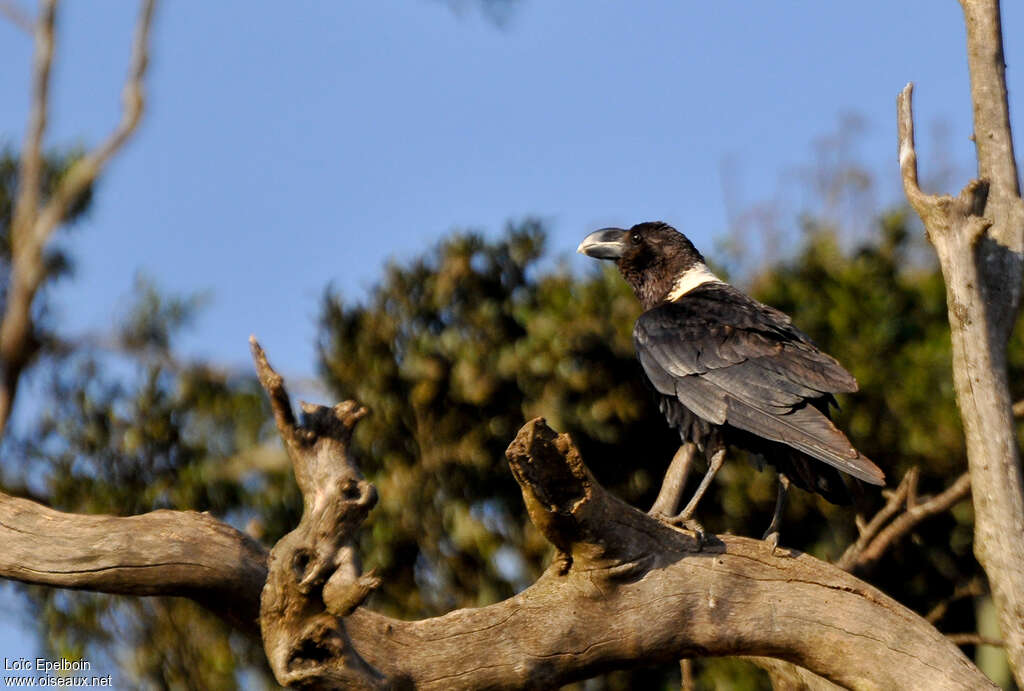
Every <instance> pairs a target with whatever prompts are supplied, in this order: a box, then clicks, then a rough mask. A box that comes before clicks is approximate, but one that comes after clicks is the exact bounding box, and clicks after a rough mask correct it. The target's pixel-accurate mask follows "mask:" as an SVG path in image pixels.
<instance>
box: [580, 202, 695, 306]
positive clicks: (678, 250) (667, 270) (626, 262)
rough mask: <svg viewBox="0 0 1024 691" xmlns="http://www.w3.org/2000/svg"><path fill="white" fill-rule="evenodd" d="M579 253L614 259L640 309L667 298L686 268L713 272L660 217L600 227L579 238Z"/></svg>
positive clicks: (685, 272)
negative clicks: (632, 223) (616, 225)
mask: <svg viewBox="0 0 1024 691" xmlns="http://www.w3.org/2000/svg"><path fill="white" fill-rule="evenodd" d="M576 251H577V252H579V253H580V254H585V255H587V256H588V257H594V258H596V259H608V260H612V261H614V262H615V264H616V266H618V268H619V272H620V273H621V274H622V277H623V278H625V279H626V282H627V283H629V285H630V286H632V288H633V292H635V293H636V296H637V298H639V300H640V302H641V304H643V306H644V309H650V308H651V307H654V306H655V305H658V304H660V303H662V302H665V301H666V300H667V299H671V298H670V295H671V294H672V293H673V288H675V287H677V285H678V283H679V280H680V279H681V277H683V276H684V275H694V274H692V273H691V274H687V272H696V273H700V274H702V275H703V274H706V275H707V276H711V277H712V278H713V275H712V274H711V273H710V272H709V271H708V270H707V266H706V265H705V263H704V257H703V256H702V255H701V253H700V252H698V251H697V248H695V247H694V246H693V243H692V242H690V240H689V239H688V238H687V237H686V236H685V235H683V234H682V233H680V232H679V231H678V230H676V229H675V228H673V227H672V226H670V225H668V224H667V223H663V222H661V221H649V222H646V223H638V224H636V225H635V226H633V227H632V228H630V229H629V230H625V229H623V228H602V229H601V230H595V231H594V232H593V233H591V234H590V235H588V236H587V237H585V238H583V242H581V243H580V246H579V247H578V248H576Z"/></svg>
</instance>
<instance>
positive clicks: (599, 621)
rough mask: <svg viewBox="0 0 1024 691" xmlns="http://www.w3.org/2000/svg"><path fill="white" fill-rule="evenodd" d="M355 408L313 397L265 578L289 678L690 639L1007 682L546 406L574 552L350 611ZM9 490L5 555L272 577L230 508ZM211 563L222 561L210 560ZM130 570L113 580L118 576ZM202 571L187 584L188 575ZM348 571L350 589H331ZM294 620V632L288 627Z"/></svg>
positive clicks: (274, 637) (552, 510) (96, 581)
mask: <svg viewBox="0 0 1024 691" xmlns="http://www.w3.org/2000/svg"><path fill="white" fill-rule="evenodd" d="M338 410H339V409H338V408H333V409H328V408H319V407H309V406H307V418H306V420H304V421H303V422H302V424H301V425H300V426H299V428H298V429H299V430H300V432H299V436H300V437H302V438H304V439H306V442H304V443H305V444H306V445H305V447H304V448H305V453H306V456H305V460H304V462H308V463H310V464H311V465H312V466H313V468H312V470H311V471H310V472H308V473H307V477H309V478H317V477H320V478H321V479H326V480H327V481H326V483H325V484H322V485H318V487H319V489H318V490H317V492H316V495H317V496H316V498H315V500H314V501H313V502H312V507H311V506H310V504H309V503H308V500H309V497H307V510H306V513H305V514H304V518H303V522H302V523H300V526H299V528H298V529H297V530H296V531H295V532H294V533H292V534H290V535H289V536H287V537H286V538H284V539H282V541H281V542H280V543H278V545H277V546H276V547H275V548H274V556H273V557H272V558H271V565H270V571H269V575H268V577H267V585H266V588H265V589H264V591H263V604H262V610H261V611H262V618H263V621H262V622H261V623H262V625H263V634H264V636H265V637H266V638H265V643H266V645H267V647H268V654H272V655H275V658H273V659H275V660H276V661H277V663H278V664H280V663H281V662H282V657H283V658H284V659H283V662H284V664H285V665H286V668H285V669H286V672H287V674H288V676H286V677H285V681H288V682H289V683H298V684H307V685H309V686H312V687H320V688H323V687H338V686H342V685H346V684H347V685H356V686H362V687H379V686H391V687H406V688H422V689H457V688H481V687H486V688H494V689H513V688H524V687H532V688H536V687H545V688H546V687H553V686H557V685H558V684H561V683H565V682H569V681H572V680H576V679H583V678H587V677H590V676H593V675H595V674H598V673H601V672H604V671H607V670H609V669H619V668H628V667H634V666H638V665H650V664H654V663H660V662H669V661H673V660H677V659H679V658H682V657H687V656H708V655H712V656H713V655H753V656H770V657H774V658H782V659H785V660H787V661H789V662H791V663H794V664H797V665H799V666H801V667H804V668H806V669H808V670H810V671H811V672H814V673H815V674H816V675H819V676H821V677H824V678H826V679H828V680H829V681H830V682H832V683H834V684H838V685H840V686H845V687H850V688H929V689H947V688H948V689H952V688H957V689H959V688H983V687H986V686H987V685H988V682H987V680H986V679H985V678H984V676H983V675H981V673H980V672H979V671H978V670H977V669H976V668H975V667H974V666H973V665H972V664H971V663H970V661H968V660H967V658H966V657H964V656H963V654H962V653H961V652H960V651H959V650H958V649H957V648H956V646H955V645H953V644H952V643H951V642H950V641H948V640H947V639H946V638H945V637H943V636H942V634H940V633H939V632H938V631H936V630H935V629H934V628H933V627H932V626H931V625H929V624H928V623H927V622H925V621H924V620H923V619H921V618H920V617H918V616H917V615H915V614H914V613H912V612H910V611H909V610H907V609H906V608H904V607H903V606H901V605H900V604H898V603H897V602H895V601H893V600H891V599H890V598H888V597H886V596H885V595H884V594H882V593H881V592H879V591H877V590H876V589H874V588H872V587H871V586H869V585H867V584H865V583H864V582H862V581H859V580H858V579H856V578H854V577H853V576H851V575H850V574H848V573H846V572H843V571H841V570H839V569H837V568H836V567H834V566H831V565H829V564H825V563H823V562H821V561H818V560H816V559H814V558H812V557H810V556H808V555H802V554H791V555H784V554H781V552H782V550H777V553H773V551H772V550H771V549H770V548H769V547H768V546H766V545H765V544H764V543H762V542H761V541H757V540H750V539H747V538H742V537H733V536H722V538H721V539H715V540H713V541H712V542H711V543H710V544H708V545H706V546H705V547H704V549H703V550H700V551H698V547H697V543H696V540H695V539H694V538H693V536H692V534H690V533H687V532H684V531H680V530H677V529H675V528H672V527H669V526H668V525H666V524H664V523H661V522H659V521H657V520H654V519H653V518H651V517H650V516H648V515H646V514H644V513H642V512H640V511H638V510H636V509H633V508H631V507H629V506H627V505H626V504H624V503H623V502H621V501H620V500H618V499H617V498H615V497H614V496H612V495H610V494H609V493H608V492H607V491H605V490H604V489H603V488H602V487H601V486H600V485H599V484H598V483H596V482H595V481H594V479H593V478H592V476H591V475H590V473H589V472H588V471H587V469H586V467H585V466H584V465H583V463H582V460H581V459H580V457H579V454H578V452H577V451H576V449H575V447H574V446H573V445H572V442H571V441H570V440H569V438H568V437H567V436H565V435H557V434H555V433H554V432H553V431H551V430H550V428H548V427H547V426H546V425H545V424H544V423H543V421H542V420H535V421H533V422H531V423H529V424H528V425H526V426H525V427H524V428H523V430H522V431H521V432H520V434H519V435H518V436H517V438H516V440H515V441H514V442H513V444H512V445H511V446H510V447H509V452H508V456H509V463H510V466H511V467H512V469H513V472H514V474H515V476H516V478H517V480H518V481H519V482H520V484H521V487H522V491H523V497H524V499H525V500H526V502H527V506H528V509H529V512H530V515H531V518H532V519H533V520H534V521H536V522H537V524H538V526H539V527H540V528H541V530H542V532H543V533H544V534H545V535H547V536H548V537H550V538H551V539H552V540H554V541H555V542H556V544H558V545H559V546H560V547H561V548H562V549H563V550H564V551H565V554H566V559H565V560H563V561H562V562H556V563H555V564H553V565H552V566H551V567H550V568H549V569H548V570H547V571H546V572H545V573H544V574H543V575H542V577H541V578H540V579H539V580H538V581H537V583H535V584H534V585H533V586H531V587H530V588H528V589H527V590H525V591H523V592H522V593H520V594H519V595H517V596H515V597H513V598H511V599H509V600H506V601H504V602H499V603H497V604H494V605H491V606H488V607H482V608H474V609H465V610H458V611H455V612H451V613H449V614H446V615H444V616H441V617H435V618H432V619H427V620H423V621H399V620H395V619H390V618H387V617H384V616H381V615H379V614H375V613H373V612H370V611H368V610H366V609H365V608H363V607H356V609H355V610H354V611H351V613H348V612H349V610H351V608H352V607H353V606H355V605H356V604H357V603H358V602H359V601H360V598H361V596H362V595H363V594H365V592H366V588H365V587H363V585H364V584H365V581H364V580H363V578H364V577H358V576H356V574H358V565H357V564H355V563H354V561H353V560H354V554H353V553H352V552H351V551H346V550H345V549H344V547H345V545H344V544H343V543H344V537H345V536H349V535H351V531H352V530H354V528H355V526H356V525H358V523H359V521H361V520H362V517H363V516H365V512H366V511H367V510H368V503H367V501H368V496H369V494H368V491H367V490H366V487H367V486H366V485H365V484H360V482H362V481H360V480H356V481H355V483H354V484H353V483H352V481H351V480H352V476H351V473H353V472H357V471H355V469H354V466H351V465H350V463H351V460H350V459H349V457H348V456H347V453H342V454H341V455H339V452H343V451H344V449H343V447H342V446H341V443H342V440H344V437H345V434H346V432H345V429H346V426H347V424H348V422H350V421H351V418H348V417H345V416H342V417H343V418H344V419H340V418H339V417H338V415H337V412H336V411H338ZM342 410H347V411H349V412H351V411H354V410H358V408H355V407H352V406H345V407H344V408H343V409H342ZM349 429H350V428H349ZM332 435H335V436H332ZM330 468H335V470H333V471H331V470H329V469H330ZM8 501H9V502H12V503H10V504H9V505H11V506H15V507H19V508H22V507H28V508H27V509H25V508H22V510H20V511H11V512H8V513H6V514H4V516H5V518H4V520H3V525H4V526H5V527H4V528H3V529H4V530H5V531H8V534H9V535H11V536H14V537H12V539H18V540H22V541H24V542H23V544H25V545H30V546H31V548H30V549H26V550H24V551H20V550H19V552H17V553H16V554H14V555H11V554H0V573H3V574H4V575H8V576H11V577H17V578H19V579H21V580H25V581H29V582H40V583H46V584H50V585H57V586H67V587H82V588H90V587H92V588H98V589H103V590H109V591H115V592H135V593H145V594H176V595H186V596H188V597H193V598H195V599H197V600H199V601H200V602H203V603H204V604H207V606H211V607H217V606H220V607H221V609H222V610H223V609H224V608H232V607H233V605H231V604H230V603H232V602H240V603H242V604H239V605H238V609H239V611H246V612H251V611H252V606H253V602H254V601H255V599H256V598H257V597H258V596H259V590H260V587H261V586H262V583H261V582H260V578H261V576H262V574H263V573H264V571H263V569H264V561H263V558H264V554H265V553H263V552H262V550H260V549H259V548H258V547H253V546H252V543H251V542H250V541H249V540H248V538H246V537H245V536H243V535H241V534H239V533H237V531H233V530H231V529H227V528H220V529H218V528H211V527H210V526H209V525H207V524H208V523H209V524H215V523H216V521H214V520H213V519H211V518H209V517H207V516H204V515H201V514H193V513H174V512H157V513H155V514H147V515H146V516H141V517H137V518H123V519H121V518H118V519H115V518H110V517H85V516H68V515H64V514H59V513H57V512H51V511H50V510H48V509H43V508H42V507H40V506H38V505H36V504H33V503H31V502H27V501H25V500H8ZM0 506H3V504H0ZM332 507H333V508H332ZM40 525H42V526H44V527H40ZM86 527H88V528H89V529H90V530H94V531H95V533H94V534H93V537H91V538H90V539H82V536H83V533H82V532H81V531H82V530H84V529H85V528H86ZM317 528H319V529H320V530H318V529H317ZM75 531H79V532H77V533H76V532H75ZM339 536H340V537H339ZM310 540H311V541H312V542H310ZM5 542H6V537H5ZM322 543H323V544H328V545H339V544H341V545H342V548H339V549H337V550H336V551H334V552H333V555H334V559H335V561H334V563H335V564H336V567H335V570H334V571H333V572H332V568H331V566H330V559H331V555H332V549H333V547H332V548H331V549H324V548H323V544H322ZM300 548H301V549H300ZM15 569H17V571H15ZM208 571H212V572H214V573H215V574H216V577H212V578H206V576H205V575H204V574H206V573H207V572H208ZM83 572H85V573H84V575H83ZM232 573H234V574H235V575H234V576H232ZM339 573H340V574H341V576H339V575H338V574H339ZM54 574H57V575H56V576H55V575H54ZM112 574H113V575H116V576H117V577H118V580H117V581H116V582H115V583H114V584H113V585H111V583H110V582H108V581H107V580H105V579H108V578H110V577H111V575H112ZM197 574H198V575H197ZM169 575H171V576H173V578H169V577H168V576H169ZM189 579H191V580H189ZM182 582H184V583H185V585H184V586H182V587H181V588H180V589H179V590H173V589H172V586H171V585H168V584H169V583H170V584H173V583H179V585H180V583H182ZM332 582H333V583H334V584H335V585H337V586H338V587H339V592H340V593H342V594H343V596H342V597H338V598H335V597H332V596H331V595H330V594H329V591H330V586H331V584H332ZM205 588H208V590H204V589H205ZM229 596H230V597H232V598H235V599H234V600H230V601H229V600H228V599H227V598H228V597H229ZM321 596H322V599H321ZM332 612H334V613H335V614H332ZM345 614H347V616H344V615H345ZM275 622H280V623H279V624H275ZM275 626H280V627H281V631H280V632H279V633H275V632H274V631H272V630H271V631H268V628H270V629H273V628H274V627H275ZM836 650H842V651H843V654H842V655H836V654H835V651H836ZM281 651H284V653H283V655H282V654H279V653H280V652H281ZM803 676H805V677H807V678H808V679H812V677H809V676H807V675H803ZM814 688H817V687H814Z"/></svg>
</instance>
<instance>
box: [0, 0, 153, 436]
mask: <svg viewBox="0 0 1024 691" xmlns="http://www.w3.org/2000/svg"><path fill="white" fill-rule="evenodd" d="M155 5H156V0H144V2H143V3H142V7H141V10H140V13H139V19H138V22H137V24H136V27H135V37H134V40H133V43H132V56H131V66H130V68H129V71H128V77H127V80H126V82H125V86H124V91H123V97H122V98H123V110H122V115H121V120H120V122H119V123H118V124H117V126H116V127H115V128H114V130H113V132H111V134H110V135H109V136H108V137H107V138H106V140H104V141H103V143H102V144H100V146H98V147H97V148H96V149H95V150H93V151H91V152H89V153H88V154H86V155H85V156H83V157H82V158H81V159H79V160H78V161H76V162H75V163H74V164H73V165H72V166H71V168H70V169H69V170H68V171H67V173H66V174H65V175H64V177H63V179H62V180H61V181H60V183H59V184H58V185H57V189H56V190H55V191H54V193H53V195H52V196H51V197H50V198H49V199H48V200H46V201H45V203H43V200H42V188H41V184H42V168H43V153H42V147H43V137H44V135H45V133H46V121H47V115H48V109H49V89H50V68H51V65H52V64H53V54H54V45H55V44H54V41H55V34H54V26H55V24H56V15H57V0H45V1H44V2H43V4H42V8H41V10H40V14H39V19H38V21H37V22H36V29H35V46H36V47H35V62H34V67H33V78H32V105H31V112H30V114H29V122H28V127H27V129H26V135H25V143H24V147H23V150H22V152H21V164H20V172H19V187H18V197H17V199H16V200H15V208H14V218H13V221H12V228H11V277H10V285H9V286H8V291H7V304H6V306H5V308H4V313H3V321H2V322H0V437H2V436H3V433H4V430H5V429H6V426H7V421H8V420H9V418H10V415H11V410H12V408H13V405H14V398H15V394H16V392H17V386H18V380H19V378H20V376H21V372H22V370H23V369H24V368H25V365H27V364H28V362H29V361H30V360H31V359H32V357H33V356H34V355H35V353H36V350H37V349H38V344H37V343H36V341H35V333H34V331H35V329H34V325H33V322H32V302H33V300H34V299H35V295H36V291H37V290H38V289H39V286H40V284H41V283H42V281H43V279H44V278H45V262H44V260H43V250H44V249H45V247H46V243H47V242H48V241H49V239H50V237H51V236H52V235H53V232H54V231H55V230H56V229H57V227H58V226H60V224H61V223H63V221H64V219H65V217H66V216H67V213H68V209H69V208H70V206H71V205H72V204H73V203H74V201H75V200H76V199H78V198H79V197H80V196H81V195H82V194H83V193H84V192H85V190H87V189H88V188H89V187H90V186H91V185H92V184H93V183H94V182H95V181H96V178H97V177H98V176H99V174H100V172H101V171H102V170H103V168H104V166H105V165H106V164H107V163H108V162H109V161H110V159H111V158H112V157H113V156H114V154H116V153H117V152H118V151H119V150H120V149H121V148H122V147H123V146H124V144H125V142H126V141H127V140H128V138H129V137H130V136H131V134H132V133H133V132H134V131H135V130H136V128H137V127H138V124H139V121H140V120H141V119H142V113H143V108H144V103H145V99H144V92H143V83H144V78H145V75H146V68H147V66H148V64H149V36H150V26H151V24H152V19H153V12H154V8H155ZM41 205H42V206H41Z"/></svg>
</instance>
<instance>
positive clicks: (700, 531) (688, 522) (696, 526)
mask: <svg viewBox="0 0 1024 691" xmlns="http://www.w3.org/2000/svg"><path fill="white" fill-rule="evenodd" d="M677 525H681V526H683V527H684V528H686V529H687V530H692V531H693V537H694V538H695V539H696V540H697V551H698V552H699V551H701V550H702V549H704V542H705V539H706V538H707V534H706V533H705V532H704V526H702V525H701V524H700V522H699V521H698V520H697V519H696V518H683V517H682V516H680V517H679V522H678V523H677Z"/></svg>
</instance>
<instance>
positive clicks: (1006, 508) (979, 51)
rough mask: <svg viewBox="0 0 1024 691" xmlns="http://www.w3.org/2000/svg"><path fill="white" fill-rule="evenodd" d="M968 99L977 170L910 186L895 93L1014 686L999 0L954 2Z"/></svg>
mask: <svg viewBox="0 0 1024 691" xmlns="http://www.w3.org/2000/svg"><path fill="white" fill-rule="evenodd" d="M960 4H961V6H962V7H963V11H964V21H965V23H966V26H967V59H968V67H969V70H970V75H971V100H972V102H973V106H974V140H975V144H976V146H977V154H978V173H979V179H978V180H973V181H971V182H970V183H968V184H967V186H966V187H965V188H964V190H963V191H962V192H961V193H960V195H959V196H958V197H957V198H955V199H954V198H952V197H949V196H941V197H938V196H928V195H924V194H923V193H921V191H920V189H919V188H918V187H917V172H916V154H914V142H913V113H912V110H911V101H910V97H911V90H910V88H909V86H908V88H907V89H904V91H903V93H902V94H901V95H900V98H899V144H900V148H899V151H900V169H901V173H902V177H903V186H904V191H905V192H906V195H907V199H908V200H909V201H910V204H911V205H912V206H913V207H914V209H915V210H916V211H917V212H918V214H919V215H920V216H921V220H922V221H923V222H924V224H925V227H926V228H927V231H928V238H929V240H930V241H931V243H932V245H933V246H934V247H935V251H936V253H937V254H938V257H939V264H940V266H941V267H942V275H943V278H944V280H945V283H946V305H947V310H948V317H949V324H950V335H951V340H952V344H953V383H954V386H955V388H956V396H957V404H958V406H959V408H960V416H961V419H962V420H963V425H964V436H965V440H966V447H967V458H968V464H969V467H970V484H971V487H972V496H973V499H974V509H975V534H974V552H975V555H976V556H977V558H978V561H979V562H980V563H981V565H982V567H983V568H984V569H985V573H986V575H987V576H988V579H989V584H990V586H991V590H992V596H993V600H994V601H995V604H996V608H997V610H998V611H999V618H1000V625H1001V627H1002V630H1003V636H1004V638H1005V641H1006V651H1007V655H1008V656H1009V659H1010V663H1011V665H1012V667H1013V669H1014V675H1015V677H1016V679H1017V684H1018V685H1024V477H1022V474H1021V465H1020V452H1019V449H1018V445H1017V435H1016V430H1015V427H1014V419H1013V410H1012V399H1011V398H1010V394H1009V385H1008V381H1007V353H1006V349H1007V343H1008V340H1009V337H1010V333H1011V332H1012V329H1013V326H1014V324H1015V322H1016V318H1017V314H1018V311H1019V308H1020V300H1021V278H1022V268H1024V202H1022V201H1021V199H1020V188H1019V184H1018V180H1017V167H1016V163H1015V161H1014V153H1013V137H1012V132H1011V129H1010V120H1009V108H1008V106H1007V95H1006V79H1005V71H1006V66H1005V63H1004V60H1003V38H1002V29H1001V20H1000V10H999V2H998V0H960Z"/></svg>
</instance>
